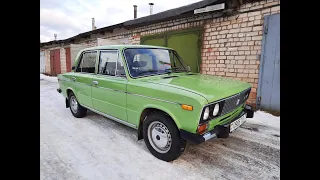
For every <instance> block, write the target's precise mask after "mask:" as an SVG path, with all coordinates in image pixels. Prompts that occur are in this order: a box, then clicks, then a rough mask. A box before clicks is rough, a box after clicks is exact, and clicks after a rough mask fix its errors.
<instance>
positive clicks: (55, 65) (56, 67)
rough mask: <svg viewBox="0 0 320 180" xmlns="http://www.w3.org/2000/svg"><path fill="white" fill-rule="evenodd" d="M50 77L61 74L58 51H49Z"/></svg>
mask: <svg viewBox="0 0 320 180" xmlns="http://www.w3.org/2000/svg"><path fill="white" fill-rule="evenodd" d="M50 68H51V73H50V74H51V75H53V76H56V75H58V74H60V73H61V64H60V49H55V50H51V51H50Z"/></svg>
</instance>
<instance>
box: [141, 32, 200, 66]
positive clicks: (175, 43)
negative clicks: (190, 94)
mask: <svg viewBox="0 0 320 180" xmlns="http://www.w3.org/2000/svg"><path fill="white" fill-rule="evenodd" d="M201 32H202V30H201V29H200V28H196V29H187V30H182V31H174V32H169V33H165V34H161V35H154V36H144V37H141V44H147V45H155V46H165V47H170V48H173V49H175V50H176V51H177V52H178V53H179V55H180V56H181V57H182V58H183V60H184V62H185V63H186V64H187V65H188V66H190V68H191V71H192V72H200V67H199V65H200V52H201Z"/></svg>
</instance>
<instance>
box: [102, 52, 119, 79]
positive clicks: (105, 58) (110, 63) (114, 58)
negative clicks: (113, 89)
mask: <svg viewBox="0 0 320 180" xmlns="http://www.w3.org/2000/svg"><path fill="white" fill-rule="evenodd" d="M98 73H99V74H103V75H109V76H116V75H117V76H118V75H125V71H124V67H123V62H122V60H121V58H118V51H101V52H100V58H99V71H98Z"/></svg>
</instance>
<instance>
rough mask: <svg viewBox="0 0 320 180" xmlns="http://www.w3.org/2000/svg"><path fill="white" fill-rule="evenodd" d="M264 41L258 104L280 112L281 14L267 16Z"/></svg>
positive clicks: (262, 107)
mask: <svg viewBox="0 0 320 180" xmlns="http://www.w3.org/2000/svg"><path fill="white" fill-rule="evenodd" d="M262 43H263V44H262V56H261V57H262V58H261V63H260V64H261V65H260V73H259V88H258V100H257V104H258V107H259V108H261V109H264V110H273V111H279V112H280V14H274V15H270V16H266V17H265V20H264V35H263V41H262Z"/></svg>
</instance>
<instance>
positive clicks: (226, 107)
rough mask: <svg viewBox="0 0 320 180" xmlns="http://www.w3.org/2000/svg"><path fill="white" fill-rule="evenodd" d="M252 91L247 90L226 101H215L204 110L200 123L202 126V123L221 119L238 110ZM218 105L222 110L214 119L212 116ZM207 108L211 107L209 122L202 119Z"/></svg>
mask: <svg viewBox="0 0 320 180" xmlns="http://www.w3.org/2000/svg"><path fill="white" fill-rule="evenodd" d="M250 91H251V88H249V89H246V90H244V91H242V92H240V93H238V94H235V95H232V96H230V97H227V98H225V99H221V100H219V101H215V102H212V103H210V104H208V105H207V106H205V107H204V108H203V109H202V113H201V116H200V121H199V123H200V124H201V123H204V122H207V121H210V120H213V119H216V118H218V117H221V116H223V115H225V114H227V113H229V112H231V111H233V110H235V109H236V108H238V107H239V106H241V105H242V104H243V103H244V102H245V101H246V100H247V99H248V97H249V94H250ZM246 95H247V97H246ZM238 100H239V102H238V103H237V101H238ZM217 103H219V106H220V110H219V113H218V114H217V116H215V117H214V116H213V115H212V112H213V109H214V106H215V104H217ZM206 107H209V118H208V119H207V120H203V119H202V117H203V114H204V110H205V108H206Z"/></svg>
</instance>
